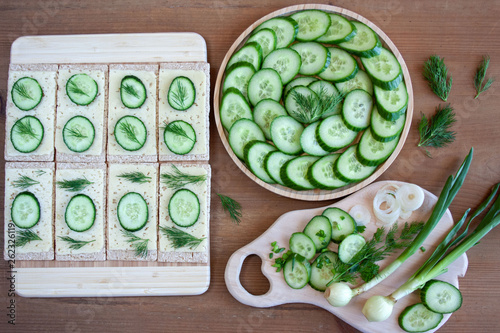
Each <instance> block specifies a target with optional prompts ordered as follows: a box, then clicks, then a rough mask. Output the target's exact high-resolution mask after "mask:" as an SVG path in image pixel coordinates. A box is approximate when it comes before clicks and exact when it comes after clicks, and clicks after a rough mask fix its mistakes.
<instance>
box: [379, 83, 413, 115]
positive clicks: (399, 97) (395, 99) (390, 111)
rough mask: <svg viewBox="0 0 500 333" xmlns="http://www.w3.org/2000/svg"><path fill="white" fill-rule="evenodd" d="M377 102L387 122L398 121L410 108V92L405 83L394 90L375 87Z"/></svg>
mask: <svg viewBox="0 0 500 333" xmlns="http://www.w3.org/2000/svg"><path fill="white" fill-rule="evenodd" d="M374 92H375V101H376V102H377V106H378V108H379V113H380V115H381V116H382V117H383V118H384V119H386V120H397V119H399V117H401V115H403V114H404V113H405V112H406V108H407V107H408V91H407V90H406V85H405V83H404V82H403V81H401V83H400V84H399V86H397V87H396V88H394V89H393V90H385V89H382V88H380V87H379V86H375V87H374Z"/></svg>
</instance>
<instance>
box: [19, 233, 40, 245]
mask: <svg viewBox="0 0 500 333" xmlns="http://www.w3.org/2000/svg"><path fill="white" fill-rule="evenodd" d="M37 240H42V239H41V238H40V236H38V235H37V234H36V233H34V232H33V231H31V230H29V229H27V230H18V231H17V235H16V247H23V246H24V245H26V244H28V243H29V242H32V241H37Z"/></svg>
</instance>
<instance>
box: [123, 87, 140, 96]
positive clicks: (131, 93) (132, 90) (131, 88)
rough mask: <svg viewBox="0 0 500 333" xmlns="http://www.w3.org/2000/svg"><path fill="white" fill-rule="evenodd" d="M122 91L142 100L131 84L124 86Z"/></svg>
mask: <svg viewBox="0 0 500 333" xmlns="http://www.w3.org/2000/svg"><path fill="white" fill-rule="evenodd" d="M122 89H123V90H124V91H125V93H127V94H129V95H132V96H134V97H135V98H140V96H139V94H138V93H137V90H135V88H134V87H133V86H131V85H130V84H124V85H123V86H122Z"/></svg>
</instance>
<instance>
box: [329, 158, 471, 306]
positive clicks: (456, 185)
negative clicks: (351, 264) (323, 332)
mask: <svg viewBox="0 0 500 333" xmlns="http://www.w3.org/2000/svg"><path fill="white" fill-rule="evenodd" d="M472 156H473V149H472V148H471V150H470V152H469V154H468V155H467V156H466V158H465V160H464V162H463V163H462V165H461V166H460V168H459V169H458V171H457V173H456V175H455V176H454V177H453V176H452V175H450V176H449V177H448V179H447V181H446V183H445V185H444V187H443V190H442V191H441V194H440V195H439V198H438V200H437V202H436V205H435V206H434V209H433V210H432V213H431V215H430V217H429V219H428V220H427V222H426V223H425V225H424V227H423V228H422V230H421V231H420V232H419V234H418V235H417V237H415V239H414V240H413V241H412V242H411V244H410V245H409V246H408V247H407V248H406V249H405V250H404V251H403V252H402V253H401V254H400V255H399V256H398V257H397V258H396V260H394V261H393V262H392V263H390V264H389V265H388V266H387V267H386V268H384V269H383V270H382V271H380V272H379V273H378V274H377V275H376V276H375V277H374V278H373V279H371V280H370V281H368V282H366V283H364V284H362V285H360V286H359V287H356V288H353V289H351V287H350V286H349V285H348V284H347V283H345V282H337V281H334V280H332V281H331V282H330V283H329V284H328V287H327V289H326V290H325V294H324V296H325V298H326V299H327V300H328V302H329V303H330V304H331V305H333V306H336V307H341V306H345V305H347V304H349V302H350V301H351V299H352V298H353V297H355V296H358V295H360V294H362V293H364V292H366V291H368V290H370V289H371V288H373V287H375V286H376V285H377V284H379V283H380V282H382V281H383V280H385V279H386V278H387V277H388V276H389V275H391V274H392V273H394V272H395V271H396V270H397V269H398V268H399V267H400V266H401V265H403V264H404V262H405V261H406V260H408V258H410V257H411V256H412V255H413V254H414V253H415V252H417V250H418V249H420V247H421V246H422V244H423V243H424V241H425V239H426V238H427V236H429V234H430V233H431V232H432V230H433V229H434V228H435V227H436V225H437V224H438V222H439V221H440V220H441V218H442V217H443V215H444V214H445V212H446V210H447V209H448V207H449V206H450V204H451V202H452V201H453V199H454V198H455V196H456V194H457V193H458V191H459V189H460V188H461V187H462V184H463V182H464V180H465V177H466V175H467V172H468V171H469V167H470V164H471V162H472Z"/></svg>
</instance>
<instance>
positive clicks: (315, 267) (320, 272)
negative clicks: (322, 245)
mask: <svg viewBox="0 0 500 333" xmlns="http://www.w3.org/2000/svg"><path fill="white" fill-rule="evenodd" d="M337 260H339V256H338V255H337V253H335V252H332V251H325V252H323V253H321V254H320V255H319V256H318V257H317V258H316V259H315V260H314V262H313V263H312V265H311V278H310V280H309V284H310V285H311V287H313V289H316V290H318V291H325V290H326V285H327V284H328V282H330V281H331V280H332V279H333V276H334V263H335V262H336V261H337Z"/></svg>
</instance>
